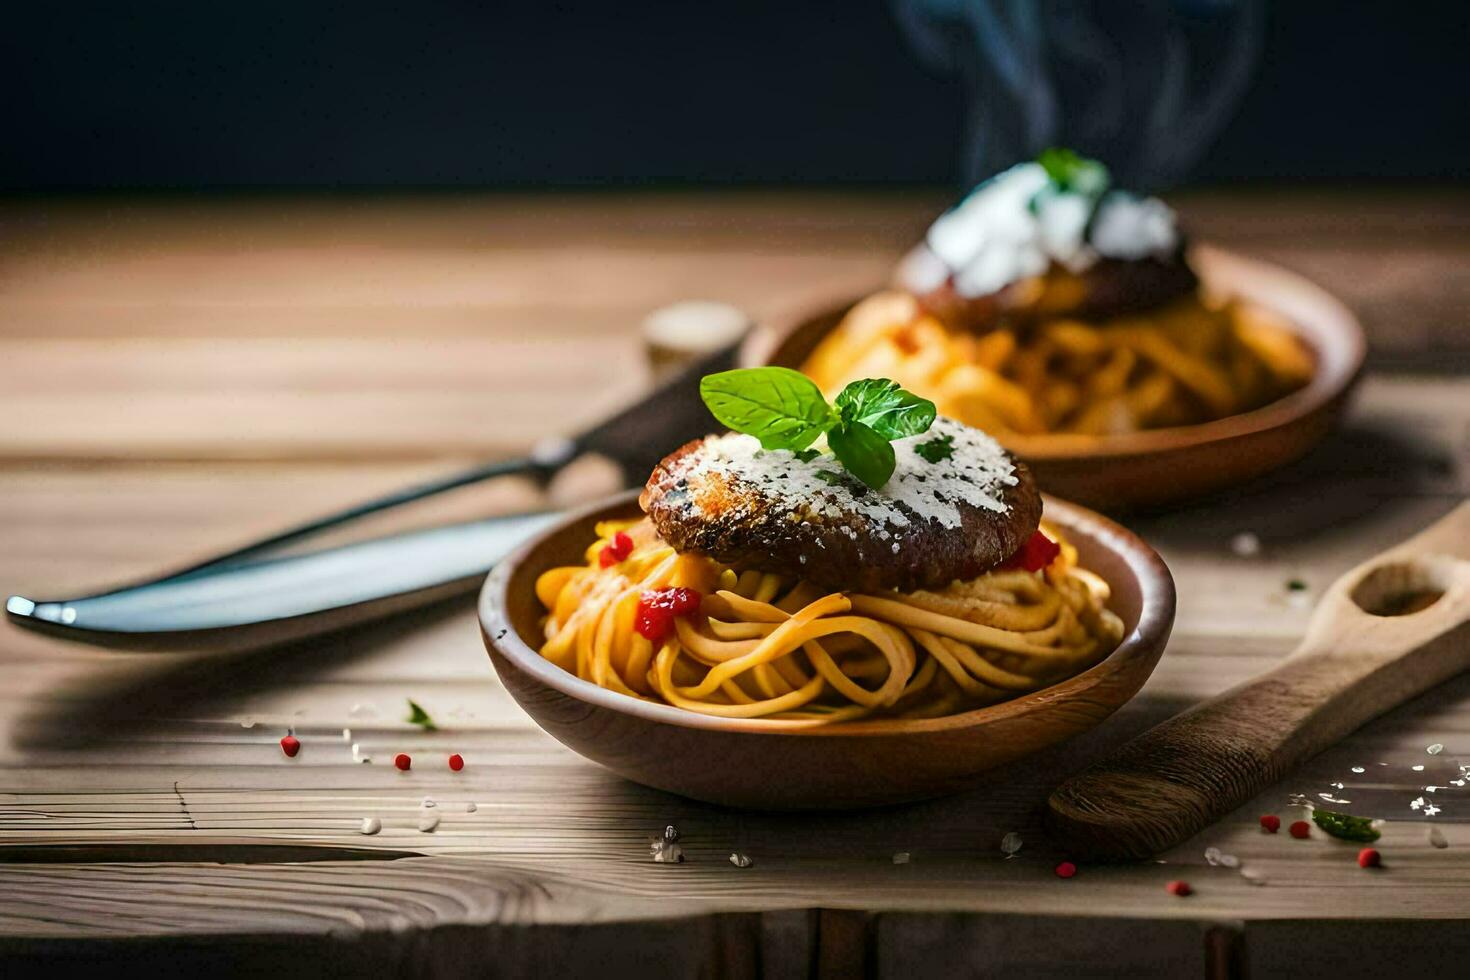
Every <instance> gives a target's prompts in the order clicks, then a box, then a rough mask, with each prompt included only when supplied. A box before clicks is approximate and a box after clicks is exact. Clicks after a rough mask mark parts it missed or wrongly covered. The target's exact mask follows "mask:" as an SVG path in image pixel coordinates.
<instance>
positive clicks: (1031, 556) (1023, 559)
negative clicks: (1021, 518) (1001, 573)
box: [1000, 531, 1062, 572]
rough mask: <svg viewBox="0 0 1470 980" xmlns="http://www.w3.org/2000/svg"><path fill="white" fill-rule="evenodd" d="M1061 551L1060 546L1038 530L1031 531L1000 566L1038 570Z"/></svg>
mask: <svg viewBox="0 0 1470 980" xmlns="http://www.w3.org/2000/svg"><path fill="white" fill-rule="evenodd" d="M1061 553H1062V546H1061V545H1059V544H1057V543H1056V542H1055V541H1053V540H1052V539H1051V538H1049V537H1047V536H1046V535H1045V534H1042V533H1041V532H1040V531H1032V532H1031V537H1029V538H1027V539H1026V543H1025V544H1023V545H1021V547H1020V548H1018V549H1017V550H1016V553H1015V554H1014V555H1011V557H1009V558H1007V559H1006V560H1005V561H1003V562H1001V563H1000V567H1001V568H1024V569H1025V570H1026V571H1028V572H1039V571H1041V570H1042V569H1043V568H1045V567H1046V566H1048V565H1050V564H1051V563H1052V562H1053V561H1054V560H1055V559H1056V557H1057V555H1060V554H1061Z"/></svg>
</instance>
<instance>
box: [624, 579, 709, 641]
mask: <svg viewBox="0 0 1470 980" xmlns="http://www.w3.org/2000/svg"><path fill="white" fill-rule="evenodd" d="M703 598H704V597H703V596H702V595H700V594H699V592H698V591H696V590H695V589H653V590H651V591H649V592H645V593H643V594H642V595H641V596H639V597H638V615H637V617H635V618H634V620H633V628H634V629H635V630H637V631H638V632H639V634H640V635H642V636H645V637H647V638H648V641H649V642H650V643H653V644H655V645H657V644H659V643H662V642H663V641H664V638H665V637H666V636H668V635H669V633H670V632H672V631H673V629H674V617H675V616H689V615H692V614H694V613H697V612H699V602H700V600H701V599H703Z"/></svg>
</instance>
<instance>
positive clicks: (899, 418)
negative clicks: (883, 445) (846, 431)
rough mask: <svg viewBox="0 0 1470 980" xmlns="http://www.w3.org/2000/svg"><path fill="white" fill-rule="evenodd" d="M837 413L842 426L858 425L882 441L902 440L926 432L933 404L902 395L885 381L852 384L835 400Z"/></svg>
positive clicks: (897, 388) (876, 379) (896, 388)
mask: <svg viewBox="0 0 1470 980" xmlns="http://www.w3.org/2000/svg"><path fill="white" fill-rule="evenodd" d="M837 411H838V413H839V414H840V415H841V416H842V421H843V422H845V423H849V424H850V423H853V422H858V423H861V424H862V425H865V426H867V427H868V428H870V429H872V430H873V431H874V432H876V433H878V435H880V436H882V437H883V438H885V439H902V438H904V437H906V436H916V435H918V434H919V433H921V432H927V431H928V429H929V426H931V425H933V424H934V413H935V409H934V403H933V402H931V401H929V400H928V399H927V398H920V397H919V396H918V395H916V394H914V393H913V392H910V391H904V390H903V389H902V388H900V387H899V386H898V385H897V384H896V383H895V382H892V381H889V380H888V379H887V378H867V379H864V380H862V381H854V382H853V383H852V384H850V385H848V386H847V387H846V388H843V389H842V393H841V394H839V395H838V396H837Z"/></svg>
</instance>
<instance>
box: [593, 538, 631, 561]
mask: <svg viewBox="0 0 1470 980" xmlns="http://www.w3.org/2000/svg"><path fill="white" fill-rule="evenodd" d="M632 553H633V539H632V538H630V537H628V532H626V531H619V532H618V533H617V534H614V535H613V537H612V543H611V544H608V545H604V546H603V549H602V550H601V551H599V552H598V553H597V564H599V565H601V566H602V567H603V568H611V567H612V566H614V565H616V564H617V563H618V562H620V561H626V560H627V558H628V556H629V555H631V554H632Z"/></svg>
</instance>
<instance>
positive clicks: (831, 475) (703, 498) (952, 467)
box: [679, 418, 1018, 553]
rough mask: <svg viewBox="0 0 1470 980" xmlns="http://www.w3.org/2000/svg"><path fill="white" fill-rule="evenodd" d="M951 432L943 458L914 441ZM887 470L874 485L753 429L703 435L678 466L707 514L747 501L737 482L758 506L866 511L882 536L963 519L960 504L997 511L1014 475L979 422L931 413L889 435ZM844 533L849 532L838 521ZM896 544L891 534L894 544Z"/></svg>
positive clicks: (830, 514)
mask: <svg viewBox="0 0 1470 980" xmlns="http://www.w3.org/2000/svg"><path fill="white" fill-rule="evenodd" d="M946 435H947V436H949V437H950V438H951V439H953V440H954V441H953V443H952V449H953V452H952V454H951V455H950V457H949V458H948V459H943V460H940V461H939V462H937V463H931V462H929V461H928V460H926V459H925V458H924V457H922V456H920V455H919V454H918V453H917V452H916V451H915V449H914V447H915V446H917V445H919V444H921V443H925V442H929V441H931V440H933V439H936V438H938V437H940V436H946ZM893 451H894V456H895V459H896V465H895V467H894V470H893V476H892V477H890V478H889V480H888V482H887V483H886V484H884V486H883V487H882V488H881V489H878V490H873V489H870V488H869V487H867V486H865V485H864V484H863V483H862V481H860V480H858V479H857V478H856V477H854V476H852V475H851V474H849V473H848V472H847V471H846V470H845V469H843V467H842V464H841V463H839V462H838V461H837V460H836V458H835V457H833V456H831V455H821V456H818V457H816V458H815V459H813V460H811V461H809V462H806V461H803V460H802V459H800V458H799V457H798V456H797V455H796V454H795V453H793V452H790V451H788V450H784V449H762V448H761V445H760V441H759V440H757V439H756V438H755V437H754V436H748V435H740V434H737V433H729V434H726V435H720V436H709V437H707V438H706V439H705V440H704V445H703V446H702V448H701V451H700V452H698V453H695V454H692V455H690V456H689V457H686V459H688V460H689V461H690V465H689V466H688V468H687V469H684V470H682V471H681V472H680V473H679V476H681V477H682V478H683V479H684V480H685V481H686V483H687V485H688V488H689V492H690V494H689V495H690V502H691V504H692V506H693V508H694V511H695V512H696V513H698V514H701V515H703V516H705V517H708V518H711V519H713V518H716V517H729V516H730V510H731V508H732V507H735V508H739V507H742V506H751V504H750V503H748V502H747V495H745V494H740V493H732V492H731V491H732V490H734V489H736V487H737V486H738V485H739V484H746V485H749V486H751V487H753V488H755V489H756V490H757V491H758V493H757V494H756V495H757V496H758V497H759V498H760V499H761V506H763V507H766V508H772V507H774V508H776V509H778V510H785V511H786V512H788V513H790V514H793V515H802V516H812V515H817V516H820V517H827V518H833V519H837V518H841V517H843V516H844V515H850V514H857V515H861V516H863V517H865V518H867V519H868V520H869V521H870V522H871V523H872V524H873V526H874V527H875V528H877V529H878V530H877V535H878V537H879V538H880V539H882V540H888V539H889V538H890V537H893V536H894V535H893V534H891V533H890V532H901V531H902V530H903V529H906V528H908V527H910V526H911V525H914V524H915V523H916V522H918V523H928V522H931V521H932V522H935V523H937V524H939V525H940V526H941V527H943V528H945V529H954V528H959V527H961V526H962V524H963V521H962V519H961V516H960V505H961V504H968V505H970V506H973V507H978V508H981V509H984V510H989V511H993V512H995V513H997V514H1003V513H1005V512H1006V505H1005V504H1004V502H1003V501H1002V494H1003V492H1004V488H1005V487H1008V486H1014V485H1015V484H1016V482H1017V479H1018V478H1017V477H1016V474H1015V466H1014V464H1013V463H1012V462H1011V458H1010V456H1009V455H1007V453H1006V451H1005V450H1004V449H1002V448H1001V446H1000V443H998V442H996V441H995V440H994V439H992V438H991V437H990V436H988V435H986V434H985V433H984V432H981V431H980V430H979V429H972V428H970V427H969V426H967V425H962V424H960V423H959V422H955V421H953V420H952V419H946V418H940V419H935V421H934V424H933V426H931V427H930V429H929V431H928V432H925V433H923V434H921V435H917V436H910V437H909V438H907V439H899V440H896V441H895V442H894V443H893ZM842 530H843V531H845V532H846V533H847V534H848V535H849V536H850V537H853V538H856V532H854V531H853V530H852V529H851V528H849V527H844V528H843V529H842ZM893 550H894V552H895V553H897V551H898V543H897V541H895V542H894V544H893Z"/></svg>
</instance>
